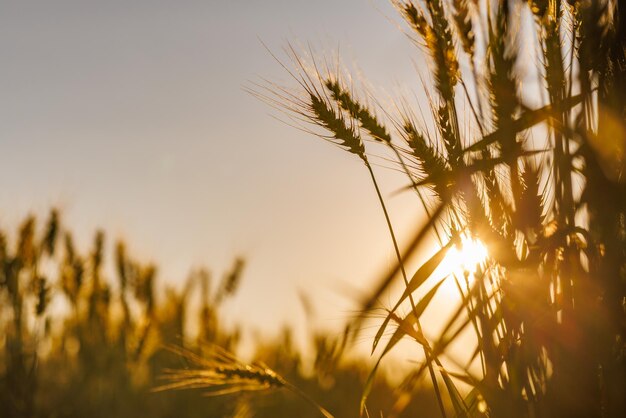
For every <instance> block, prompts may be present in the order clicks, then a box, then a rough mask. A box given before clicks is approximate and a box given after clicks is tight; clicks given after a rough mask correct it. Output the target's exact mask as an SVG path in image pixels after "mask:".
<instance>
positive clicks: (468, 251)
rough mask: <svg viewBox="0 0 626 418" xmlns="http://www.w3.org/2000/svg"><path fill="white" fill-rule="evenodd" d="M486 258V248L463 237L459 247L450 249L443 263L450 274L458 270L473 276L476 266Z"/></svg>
mask: <svg viewBox="0 0 626 418" xmlns="http://www.w3.org/2000/svg"><path fill="white" fill-rule="evenodd" d="M487 256H488V254H487V247H485V245H484V244H483V243H482V242H480V241H479V240H476V239H473V238H470V237H468V236H466V235H463V236H462V237H461V245H459V246H454V247H452V248H450V250H449V251H448V253H447V254H446V258H445V261H444V263H445V264H446V267H447V270H448V271H450V272H451V273H455V272H458V271H459V270H460V271H461V272H467V273H470V274H474V273H475V272H476V268H477V267H478V265H479V264H480V263H482V262H484V261H485V260H486V259H487Z"/></svg>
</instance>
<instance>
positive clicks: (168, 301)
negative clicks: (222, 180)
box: [0, 210, 436, 417]
mask: <svg viewBox="0 0 626 418" xmlns="http://www.w3.org/2000/svg"><path fill="white" fill-rule="evenodd" d="M106 247H107V246H106V240H105V235H104V233H103V232H101V231H99V232H97V233H96V234H95V236H94V240H93V244H92V247H91V248H89V249H81V248H76V247H75V244H74V240H73V238H72V234H71V232H69V231H67V230H66V229H65V228H63V227H62V224H61V222H60V216H59V213H58V212H57V211H56V210H52V211H51V213H50V216H49V218H48V220H47V222H45V224H43V225H38V223H37V222H36V219H35V217H33V216H28V217H27V218H26V219H25V220H24V221H23V223H22V224H21V225H20V226H19V229H18V231H17V234H16V235H15V237H12V235H11V234H10V233H7V232H5V231H2V232H1V233H0V263H1V266H2V268H1V270H0V410H1V411H2V414H3V416H7V417H86V416H90V417H110V416H115V417H136V416H141V415H144V416H150V417H220V416H224V417H230V416H238V417H246V416H255V417H275V416H296V415H297V416H300V417H307V416H318V414H319V412H318V411H316V410H315V409H314V408H311V407H310V406H309V405H306V403H304V402H303V401H302V400H301V399H300V398H298V397H296V396H294V395H293V394H292V393H289V392H286V391H268V392H267V393H257V394H244V393H241V394H235V395H231V396H226V397H207V396H200V395H201V394H202V391H201V390H191V391H165V392H158V393H155V392H154V391H153V389H154V388H155V387H157V386H159V384H161V383H162V381H161V380H160V379H159V378H160V376H161V375H162V373H163V371H164V370H166V369H167V368H184V367H186V364H185V361H186V360H185V359H184V358H181V357H180V356H178V355H176V354H174V353H171V352H169V351H167V350H164V347H167V346H176V347H184V348H185V349H188V350H192V351H194V352H197V353H200V354H202V351H203V348H204V347H207V346H209V345H211V344H215V345H218V346H220V347H223V348H224V349H226V350H229V351H233V352H236V351H237V349H238V347H239V346H240V335H241V328H240V327H239V326H230V327H228V326H225V325H224V320H223V318H222V317H221V316H220V306H221V304H222V303H223V302H224V301H225V300H227V299H229V298H231V297H233V296H234V295H235V293H236V291H237V288H238V286H239V284H240V281H241V277H242V273H243V270H244V266H245V262H244V260H243V259H240V258H238V259H236V260H234V262H233V264H232V268H231V269H230V270H229V271H227V272H225V273H224V274H223V276H222V278H221V280H219V281H217V282H216V281H214V280H213V277H212V276H211V275H210V273H209V272H208V271H207V270H204V269H199V270H194V271H192V272H191V274H189V276H188V277H187V279H186V281H184V283H183V285H182V286H180V288H179V289H175V288H172V287H167V286H165V285H161V284H159V282H158V281H157V280H156V279H157V268H156V266H154V265H152V264H149V263H146V264H144V263H141V262H139V261H137V260H135V259H133V258H132V257H131V256H130V254H129V251H128V249H127V246H126V244H125V243H124V242H118V243H117V244H116V245H115V249H114V252H113V255H112V256H108V255H107V253H106V251H105V248H106ZM273 303H279V301H274V302H273ZM192 330H195V331H192ZM311 334H312V335H311V337H310V349H311V355H307V356H305V355H303V354H302V353H301V352H299V350H298V348H297V347H296V344H294V341H293V338H292V332H291V330H289V329H288V328H285V329H284V331H283V332H282V333H281V334H280V335H279V336H277V337H273V338H268V337H267V336H261V337H262V338H258V341H259V342H258V343H257V344H256V346H255V347H254V348H253V350H252V351H253V353H254V354H253V357H254V358H253V360H254V361H262V362H264V363H265V364H267V365H268V366H270V367H272V368H273V369H274V370H276V371H277V372H278V373H280V374H281V375H282V376H284V377H285V378H286V379H287V380H289V381H290V382H291V383H293V384H294V385H295V386H297V387H299V388H300V389H301V390H303V391H304V392H306V393H307V394H308V395H309V396H311V397H312V398H313V399H315V400H317V401H318V402H320V403H321V404H322V405H323V406H324V407H326V408H327V409H329V410H331V411H333V413H334V414H336V416H342V417H350V416H358V405H359V399H360V397H361V393H362V390H363V386H364V381H365V378H366V377H367V374H368V371H369V368H368V366H367V365H366V364H365V363H363V362H359V361H357V360H356V359H354V358H351V359H350V360H349V361H344V360H342V359H341V357H342V356H341V354H342V351H343V350H342V347H341V343H340V338H336V337H335V336H333V335H331V334H327V333H322V332H317V331H315V332H314V331H312V332H311ZM309 358H310V361H309V360H308V359H309ZM392 388H393V385H391V384H390V383H389V382H388V380H387V379H386V378H385V377H384V376H383V377H381V378H379V379H378V380H377V382H376V385H375V388H374V390H373V391H372V395H371V398H370V402H369V405H370V409H371V411H373V412H375V411H377V412H381V411H384V413H385V415H386V416H393V414H394V413H393V407H394V400H397V399H396V398H397V397H396V394H395V393H393V392H394V389H392ZM424 393H426V392H425V391H424ZM405 399H407V401H408V402H410V405H409V406H408V407H407V408H406V409H404V412H403V415H406V416H409V415H412V414H413V415H414V414H415V413H416V411H418V410H419V411H421V412H422V413H426V414H427V415H428V414H429V413H428V411H430V410H433V409H432V408H435V407H436V405H434V404H433V401H432V399H431V397H429V396H427V395H422V392H420V393H418V394H414V395H413V396H412V397H408V398H405ZM403 408H404V405H403Z"/></svg>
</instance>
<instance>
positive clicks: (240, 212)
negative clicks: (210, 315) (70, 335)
mask: <svg viewBox="0 0 626 418" xmlns="http://www.w3.org/2000/svg"><path fill="white" fill-rule="evenodd" d="M389 16H393V17H395V14H394V12H393V10H392V8H391V6H390V5H389V4H388V2H387V1H386V0H370V1H368V0H316V1H310V0H247V1H242V0H222V1H217V0H204V1H181V0H176V1H163V0H159V1H155V0H150V1H148V0H134V1H129V0H124V1H120V0H109V1H85V0H80V1H79V0H75V1H68V0H56V1H28V0H25V1H7V0H4V1H1V2H0V57H1V62H2V65H0V93H1V97H2V99H1V100H0V150H1V152H0V225H1V226H2V227H3V228H8V227H13V226H15V225H16V223H17V221H18V219H20V218H21V217H22V216H24V215H25V213H27V212H29V211H31V212H34V213H36V214H41V215H43V214H45V213H46V212H47V209H48V208H49V207H50V206H58V207H60V208H61V209H62V213H63V218H64V220H65V223H66V224H67V225H68V226H69V227H70V228H71V229H73V230H74V231H76V232H77V234H78V238H79V242H80V243H81V244H82V247H83V248H85V246H87V245H88V244H89V243H90V240H91V234H92V232H93V231H94V230H95V229H96V228H97V227H102V228H103V229H104V230H105V231H107V232H108V239H109V244H111V243H112V241H113V240H115V239H117V238H124V239H126V240H127V241H128V244H129V247H130V248H129V249H130V251H131V253H133V254H135V255H137V256H138V257H139V258H140V259H143V260H153V261H154V262H156V263H158V265H159V266H160V279H161V280H162V281H167V282H169V283H175V282H176V280H177V279H180V278H182V277H185V275H186V274H187V272H188V271H189V269H190V268H191V267H193V266H200V265H206V266H207V267H209V268H210V269H211V270H213V271H214V272H215V273H216V274H219V273H221V272H222V271H223V270H224V269H226V268H228V266H229V265H230V263H231V260H232V258H233V257H234V256H236V255H242V256H244V257H246V258H247V259H248V262H249V264H248V268H247V271H246V274H245V276H244V279H243V282H242V287H241V289H240V292H239V294H238V296H237V298H236V300H234V301H233V302H231V303H230V304H229V306H228V307H227V312H228V314H229V315H230V316H231V317H232V318H233V319H237V320H241V321H245V322H246V323H247V324H250V325H251V326H252V327H259V328H263V329H267V330H277V329H278V328H279V327H280V325H281V324H282V323H284V322H288V323H291V324H297V323H298V321H300V320H301V318H302V317H303V313H302V309H301V307H300V302H299V300H298V297H297V292H298V290H301V291H302V292H304V293H307V294H309V295H310V297H311V299H312V300H313V301H314V303H315V306H316V307H317V308H318V310H319V311H320V313H319V314H318V325H320V326H325V327H335V326H337V325H338V324H340V323H341V322H342V320H343V318H345V316H346V315H347V314H348V310H349V309H351V304H350V303H349V300H350V298H356V297H357V296H358V294H357V293H355V292H352V293H350V294H346V292H345V289H346V288H347V286H345V285H340V283H343V284H350V286H354V287H355V288H358V289H367V287H368V284H369V283H371V282H372V280H373V279H375V278H376V276H377V274H378V272H380V271H381V270H382V269H383V268H384V266H385V264H386V263H389V262H393V252H392V246H391V243H390V241H389V238H388V235H387V232H386V226H385V222H384V218H383V217H382V213H381V211H380V207H379V206H378V204H377V200H376V196H375V194H374V190H373V188H372V186H371V183H370V180H369V178H368V175H367V173H366V171H364V168H363V167H362V166H361V165H360V164H359V163H358V161H356V160H355V159H354V158H353V156H351V155H349V154H347V153H345V152H342V151H341V150H339V149H338V148H336V147H334V146H332V145H330V144H327V143H324V142H323V141H322V140H320V139H318V138H314V137H310V136H308V135H305V134H304V133H301V132H299V131H297V130H295V129H293V128H290V127H288V126H285V125H284V124H281V123H280V122H278V121H276V120H275V119H273V118H272V117H271V115H272V114H275V112H273V111H272V110H271V109H270V108H269V107H268V106H266V105H265V104H263V103H261V102H259V101H258V100H256V99H255V98H253V97H251V96H250V95H249V94H247V93H246V92H245V91H243V88H242V87H244V86H246V85H250V83H251V82H254V81H258V80H259V79H260V77H266V78H269V79H271V80H276V81H279V82H280V81H285V82H288V77H287V76H286V74H285V73H284V71H283V70H282V69H281V68H280V66H279V65H278V64H277V63H276V62H275V61H274V60H273V59H272V58H271V56H270V55H269V54H268V52H267V51H266V50H265V49H264V47H263V46H262V45H261V42H260V41H259V39H261V40H263V42H264V43H265V44H267V45H268V46H269V47H270V48H271V49H272V50H274V51H277V52H278V53H279V55H280V51H281V48H282V47H284V46H285V45H286V44H287V42H288V41H291V42H295V43H298V42H300V43H303V44H306V43H307V42H311V44H313V45H315V46H316V47H317V49H318V50H320V51H328V53H335V52H336V50H337V48H339V50H340V53H341V55H342V56H343V58H344V60H345V61H347V62H352V61H355V62H357V63H358V67H359V68H360V70H361V71H362V74H363V76H364V77H365V78H366V79H368V80H369V81H370V82H371V84H373V85H375V86H381V87H382V88H383V89H388V90H390V91H391V90H393V88H394V86H395V85H396V84H397V85H400V86H405V87H406V86H408V87H410V88H413V89H415V90H419V89H421V87H420V82H419V77H418V76H417V74H416V70H415V68H414V66H413V61H412V60H415V59H418V57H419V54H418V53H417V51H416V50H415V49H414V48H413V46H412V45H410V42H409V41H408V40H407V39H406V37H405V36H404V35H403V34H402V33H401V32H400V31H399V30H398V29H397V28H396V27H394V25H393V24H392V23H391V22H390V21H389V20H388V19H387V17H389ZM418 62H419V61H418ZM379 172H380V173H381V177H382V178H383V181H384V182H386V183H387V184H388V185H389V184H390V183H391V182H392V180H393V178H392V177H393V175H392V174H391V173H390V172H389V171H385V170H379ZM392 189H393V188H392V187H388V188H387V192H391V190H392ZM389 202H390V205H391V207H392V211H393V214H394V222H395V223H396V225H397V226H398V229H399V235H400V237H405V238H406V237H407V236H408V235H410V232H411V231H412V229H413V227H414V226H415V225H416V224H418V223H419V221H420V212H419V211H418V209H417V205H416V204H415V202H414V200H412V198H408V197H402V196H401V197H393V198H390V200H389ZM109 248H111V247H109ZM109 254H110V253H109ZM340 289H343V291H340ZM322 310H323V313H321V311H322Z"/></svg>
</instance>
